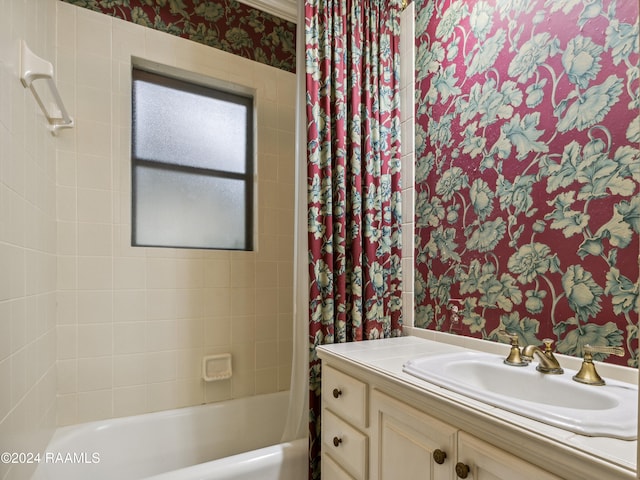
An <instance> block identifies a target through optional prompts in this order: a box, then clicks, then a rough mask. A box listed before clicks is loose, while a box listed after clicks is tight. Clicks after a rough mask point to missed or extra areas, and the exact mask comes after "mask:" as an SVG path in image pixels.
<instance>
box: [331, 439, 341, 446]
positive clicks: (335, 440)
mask: <svg viewBox="0 0 640 480" xmlns="http://www.w3.org/2000/svg"><path fill="white" fill-rule="evenodd" d="M341 443H342V439H341V438H338V437H333V446H334V447H337V446H339V445H340V444H341Z"/></svg>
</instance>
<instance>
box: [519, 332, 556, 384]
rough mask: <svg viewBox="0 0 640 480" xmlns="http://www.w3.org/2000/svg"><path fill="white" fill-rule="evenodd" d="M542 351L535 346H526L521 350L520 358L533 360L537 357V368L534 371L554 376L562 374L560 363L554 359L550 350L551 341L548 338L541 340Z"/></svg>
mask: <svg viewBox="0 0 640 480" xmlns="http://www.w3.org/2000/svg"><path fill="white" fill-rule="evenodd" d="M543 343H544V350H543V349H541V348H540V347H538V346H537V345H527V346H526V347H524V348H523V349H522V356H523V357H524V358H525V359H528V360H533V356H534V355H536V356H537V357H538V366H537V367H536V370H538V371H539V372H542V373H551V374H554V375H559V374H561V373H564V370H563V369H562V367H561V366H560V363H559V362H558V360H557V359H556V357H555V355H554V354H553V350H552V349H551V345H552V343H553V340H551V339H549V338H545V339H544V340H543Z"/></svg>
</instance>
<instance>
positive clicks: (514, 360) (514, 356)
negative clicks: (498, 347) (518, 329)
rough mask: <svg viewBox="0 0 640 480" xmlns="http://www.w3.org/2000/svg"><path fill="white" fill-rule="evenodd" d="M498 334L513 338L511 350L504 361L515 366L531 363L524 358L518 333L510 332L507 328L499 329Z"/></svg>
mask: <svg viewBox="0 0 640 480" xmlns="http://www.w3.org/2000/svg"><path fill="white" fill-rule="evenodd" d="M498 334H499V335H503V336H505V337H508V338H509V340H511V350H510V351H509V356H508V357H507V358H505V359H504V363H506V364H507V365H511V366H513V367H526V366H527V365H529V362H528V361H527V360H526V359H524V358H522V355H521V353H520V343H519V340H518V334H516V333H512V332H509V331H508V330H505V329H502V330H498Z"/></svg>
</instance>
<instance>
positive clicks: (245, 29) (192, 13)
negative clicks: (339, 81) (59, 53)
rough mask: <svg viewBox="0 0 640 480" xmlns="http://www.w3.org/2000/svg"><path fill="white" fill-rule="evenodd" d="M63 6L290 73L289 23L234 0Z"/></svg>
mask: <svg viewBox="0 0 640 480" xmlns="http://www.w3.org/2000/svg"><path fill="white" fill-rule="evenodd" d="M63 1H65V2H67V3H71V4H74V5H77V6H79V7H84V8H88V9H90V10H94V11H96V12H101V13H104V14H107V15H111V16H113V17H118V18H121V19H123V20H127V21H129V22H133V23H137V24H139V25H144V26H145V27H149V28H154V29H156V30H160V31H162V32H166V33H170V34H172V35H176V36H178V37H183V38H188V39H189V40H193V41H194V42H198V43H202V44H204V45H209V46H210V47H214V48H217V49H220V50H224V51H225V52H229V53H233V54H235V55H240V56H242V57H245V58H248V59H250V60H255V61H256V62H260V63H264V64H266V65H271V66H272V67H276V68H279V69H282V70H285V71H287V72H295V67H296V58H295V55H296V25H295V23H292V22H288V21H286V20H284V19H281V18H279V17H276V16H275V15H271V14H269V13H265V12H262V11H260V10H257V9H255V8H251V7H249V6H247V5H244V4H243V3H240V2H236V1H234V0H63Z"/></svg>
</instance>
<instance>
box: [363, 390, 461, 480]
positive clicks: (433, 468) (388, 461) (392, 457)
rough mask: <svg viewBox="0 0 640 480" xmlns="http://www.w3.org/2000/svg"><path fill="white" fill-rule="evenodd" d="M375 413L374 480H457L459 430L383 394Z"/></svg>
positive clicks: (376, 397) (375, 395) (375, 398)
mask: <svg viewBox="0 0 640 480" xmlns="http://www.w3.org/2000/svg"><path fill="white" fill-rule="evenodd" d="M371 412H372V418H371V421H372V441H371V446H372V448H371V452H370V455H371V468H370V471H371V479H372V480H398V479H411V480H451V479H452V478H453V467H454V465H455V458H456V432H457V430H456V429H455V428H453V427H452V426H450V425H448V424H446V423H443V422H441V421H439V420H437V419H435V418H433V417H431V416H429V415H427V414H425V413H423V412H421V411H419V410H416V409H415V408H413V407H410V406H409V405H407V404H406V403H404V402H401V401H399V400H396V399H395V398H392V397H389V396H388V395H385V394H383V393H381V392H379V391H374V392H373V395H372V398H371ZM434 454H435V456H434ZM436 459H437V461H436Z"/></svg>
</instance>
